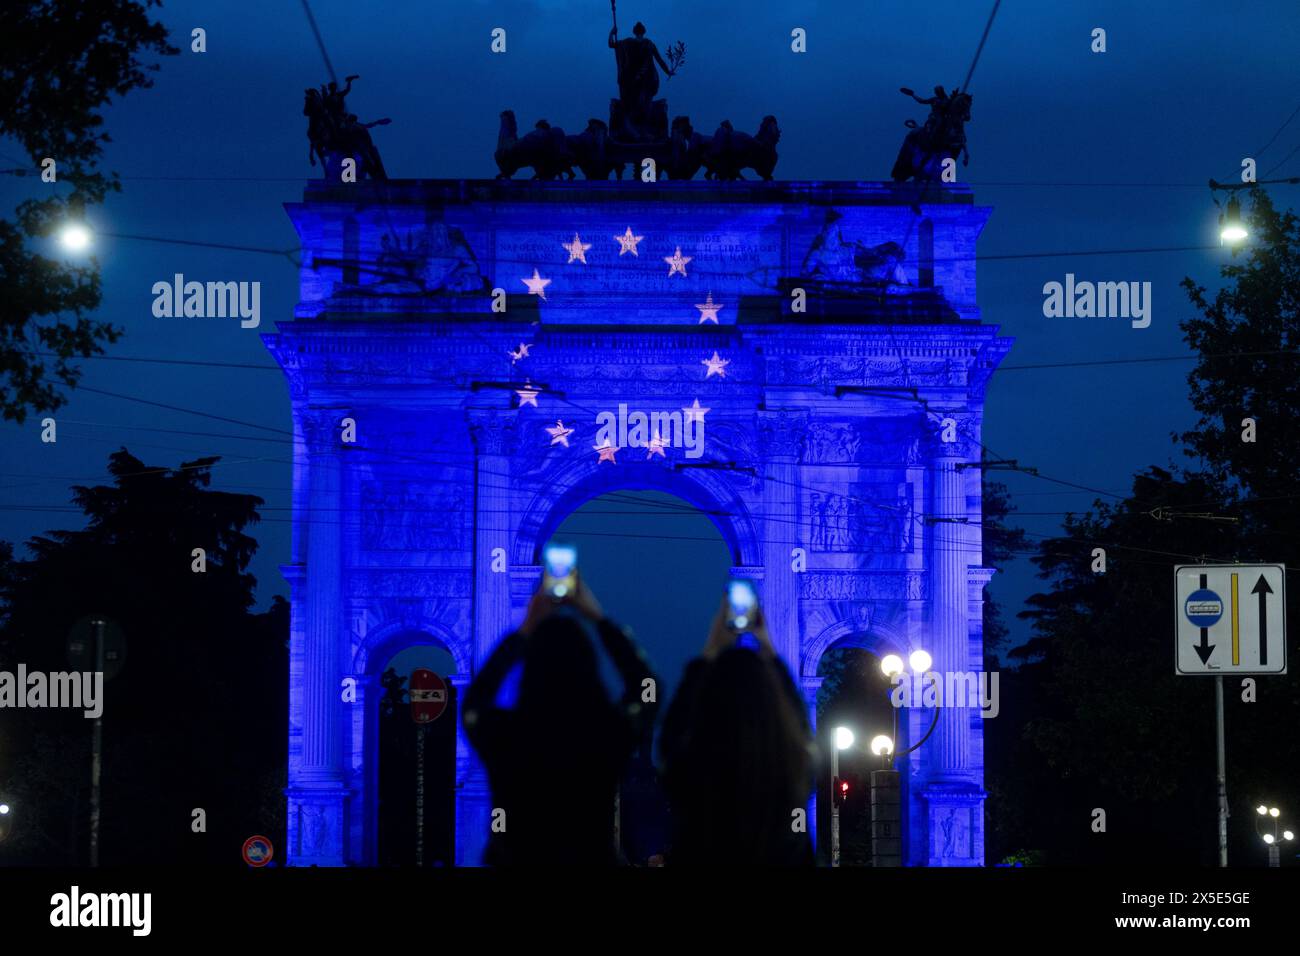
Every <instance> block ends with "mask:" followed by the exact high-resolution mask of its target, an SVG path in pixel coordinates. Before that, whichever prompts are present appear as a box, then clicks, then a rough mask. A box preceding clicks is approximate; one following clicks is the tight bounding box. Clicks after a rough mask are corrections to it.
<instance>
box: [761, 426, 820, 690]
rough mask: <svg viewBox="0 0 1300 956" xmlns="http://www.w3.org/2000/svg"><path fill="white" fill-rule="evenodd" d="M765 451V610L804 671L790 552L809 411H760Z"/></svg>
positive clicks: (777, 643) (790, 659) (794, 666)
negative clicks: (800, 464) (800, 463)
mask: <svg viewBox="0 0 1300 956" xmlns="http://www.w3.org/2000/svg"><path fill="white" fill-rule="evenodd" d="M757 423H758V434H759V440H760V447H761V449H762V454H763V565H764V568H765V571H764V575H763V615H764V617H766V618H767V628H768V632H769V633H770V634H771V637H772V643H773V645H774V647H775V648H776V651H777V653H778V654H780V655H781V657H782V658H783V659H784V660H785V662H786V665H787V666H788V667H789V668H790V673H791V674H792V675H793V676H794V677H795V679H796V680H797V679H798V678H799V676H800V657H801V654H800V651H801V647H800V629H799V576H798V574H796V573H795V572H794V570H792V568H791V563H792V558H791V551H792V550H793V549H794V548H796V547H798V546H800V544H801V541H800V535H799V490H800V489H799V457H800V455H801V453H802V451H803V441H804V435H805V434H806V433H807V431H808V413H807V412H805V411H801V410H797V409H781V410H774V411H760V412H758V413H757Z"/></svg>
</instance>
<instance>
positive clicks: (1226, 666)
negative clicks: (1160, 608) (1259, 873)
mask: <svg viewBox="0 0 1300 956" xmlns="http://www.w3.org/2000/svg"><path fill="white" fill-rule="evenodd" d="M1174 596H1175V609H1174V614H1175V617H1176V623H1175V626H1174V642H1175V643H1174V673H1176V674H1179V675H1200V674H1208V675H1210V676H1212V677H1214V717H1215V731H1216V734H1215V744H1216V750H1217V753H1218V758H1219V774H1218V791H1219V866H1227V865H1228V778H1227V771H1226V769H1225V763H1226V761H1225V759H1224V746H1223V675H1224V674H1285V673H1286V569H1285V568H1284V567H1283V566H1282V565H1280V564H1180V565H1177V566H1176V567H1175V568H1174Z"/></svg>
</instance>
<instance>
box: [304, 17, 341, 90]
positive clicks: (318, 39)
mask: <svg viewBox="0 0 1300 956" xmlns="http://www.w3.org/2000/svg"><path fill="white" fill-rule="evenodd" d="M302 11H303V13H305V14H307V22H308V23H309V24H311V32H312V35H313V36H314V37H316V46H317V47H318V48H319V49H320V56H321V59H322V60H324V61H325V69H326V70H328V71H329V75H330V80H332V81H333V82H335V83H337V82H338V79H339V78H338V76H337V75H336V74H335V73H334V64H333V63H331V62H330V55H329V53H328V52H326V50H325V41H324V40H322V39H321V35H320V29H319V28H318V27H317V26H316V18H315V17H314V16H312V12H311V6H310V5H309V4H308V3H307V0H302Z"/></svg>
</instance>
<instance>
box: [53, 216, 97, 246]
mask: <svg viewBox="0 0 1300 956" xmlns="http://www.w3.org/2000/svg"><path fill="white" fill-rule="evenodd" d="M90 240H91V232H90V229H89V228H87V226H86V225H85V224H84V223H80V222H69V223H68V224H67V225H65V226H64V227H63V228H62V229H61V230H59V245H61V246H63V248H64V249H66V250H67V251H68V252H84V251H85V249H86V248H87V247H88V246H89V245H90Z"/></svg>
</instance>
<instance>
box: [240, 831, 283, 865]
mask: <svg viewBox="0 0 1300 956" xmlns="http://www.w3.org/2000/svg"><path fill="white" fill-rule="evenodd" d="M240 855H241V856H243V858H244V862H245V863H247V864H248V865H249V866H266V864H268V863H270V862H271V857H272V856H274V855H275V847H274V846H272V845H271V841H270V840H269V839H267V838H266V837H264V836H251V837H249V838H248V839H247V840H245V841H244V849H243V850H242V851H241V853H240Z"/></svg>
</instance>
